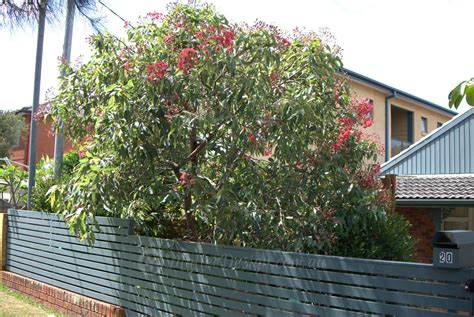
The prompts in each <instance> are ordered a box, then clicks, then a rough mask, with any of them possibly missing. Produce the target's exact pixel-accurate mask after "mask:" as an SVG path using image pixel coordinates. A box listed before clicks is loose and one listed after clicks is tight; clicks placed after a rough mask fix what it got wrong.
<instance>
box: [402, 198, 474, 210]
mask: <svg viewBox="0 0 474 317" xmlns="http://www.w3.org/2000/svg"><path fill="white" fill-rule="evenodd" d="M395 206H397V207H426V208H439V207H473V206H474V199H472V198H469V199H433V198H421V199H420V198H403V199H400V198H398V199H396V200H395Z"/></svg>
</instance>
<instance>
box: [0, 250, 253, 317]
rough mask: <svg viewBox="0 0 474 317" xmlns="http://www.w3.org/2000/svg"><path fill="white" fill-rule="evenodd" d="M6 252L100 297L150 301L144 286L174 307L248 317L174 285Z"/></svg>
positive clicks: (239, 307) (240, 307) (211, 298)
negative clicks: (91, 287)
mask: <svg viewBox="0 0 474 317" xmlns="http://www.w3.org/2000/svg"><path fill="white" fill-rule="evenodd" d="M8 252H9V254H10V255H11V256H14V257H15V259H16V260H18V259H21V260H19V261H21V262H23V263H24V262H25V261H26V262H28V264H29V265H31V266H36V267H38V264H39V266H40V268H47V267H52V268H54V272H55V273H58V274H60V275H62V276H65V277H68V278H72V279H74V280H80V281H85V282H88V283H94V284H97V285H99V288H100V289H102V288H103V287H105V289H106V291H104V290H102V291H101V293H105V292H107V291H109V289H110V290H111V293H112V295H113V294H114V291H113V290H119V291H125V292H129V293H131V294H133V293H139V294H141V295H145V296H147V297H152V295H153V294H154V293H152V292H149V293H147V292H146V290H144V289H143V286H146V287H148V288H150V289H152V290H153V291H157V292H160V293H162V294H168V295H172V296H175V297H172V300H171V302H172V303H173V304H179V303H177V302H173V299H174V300H175V301H176V298H185V299H187V300H190V301H191V302H193V301H195V302H196V304H195V305H198V306H199V305H200V306H202V307H201V309H202V310H205V311H207V312H211V313H214V314H219V315H228V314H232V315H234V316H248V315H247V314H242V313H240V312H238V311H231V310H228V309H225V308H221V307H218V306H210V305H208V304H211V303H218V302H219V301H221V300H222V298H219V297H216V296H209V295H208V296H203V295H202V294H199V293H193V292H192V291H191V292H190V291H187V290H181V289H177V288H174V287H173V285H168V286H165V285H163V284H162V283H160V284H156V283H153V282H149V281H144V280H141V281H140V280H139V279H135V278H126V277H123V276H122V277H121V276H120V273H119V274H113V273H110V272H106V271H98V270H95V269H89V268H85V267H82V266H78V265H71V264H67V263H64V262H56V261H55V260H54V259H49V258H44V257H37V258H36V262H35V261H30V260H28V259H27V258H25V257H24V256H22V252H17V251H15V250H11V249H10V250H8ZM55 263H57V264H58V266H55ZM141 278H145V276H142V277H141ZM122 282H124V283H122ZM127 282H128V283H127ZM125 283H127V284H128V285H127V286H125ZM192 289H193V288H192V287H191V290H192ZM109 295H110V294H109ZM168 300H169V299H168ZM222 306H223V307H226V306H225V305H222ZM243 306H244V305H242V304H241V305H238V306H235V305H234V307H228V308H230V309H238V310H245V309H246V307H243ZM247 310H248V309H247Z"/></svg>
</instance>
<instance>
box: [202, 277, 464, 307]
mask: <svg viewBox="0 0 474 317" xmlns="http://www.w3.org/2000/svg"><path fill="white" fill-rule="evenodd" d="M207 271H208V273H213V272H212V271H209V270H207ZM224 276H225V275H224ZM224 281H226V283H227V286H229V285H228V284H229V283H228V280H227V279H226V280H224ZM232 286H233V287H235V285H232ZM332 286H333V287H334V286H336V287H337V285H332ZM340 289H344V287H341V288H340ZM261 290H262V289H261V288H260V289H255V290H254V291H256V292H259V291H261ZM318 290H319V291H321V289H318ZM285 291H287V290H285ZM369 291H370V290H369ZM269 293H270V294H274V293H275V289H274V288H273V289H271V290H270V291H269ZM352 295H353V294H352ZM311 299H312V300H314V296H313V297H311V296H308V297H307V298H306V300H311ZM431 300H432V301H431V302H432V303H433V299H431ZM443 300H445V299H440V301H438V304H439V302H443ZM434 302H436V301H434ZM420 303H423V301H418V304H420ZM448 303H449V301H448ZM325 304H329V303H328V302H325ZM424 304H425V305H426V302H424ZM360 305H364V303H362V304H361V303H359V306H358V307H360ZM455 305H456V307H455V308H462V307H460V306H459V305H457V304H455ZM465 306H466V304H465V305H463V307H465ZM352 307H353V308H354V307H356V306H352ZM365 309H366V308H365Z"/></svg>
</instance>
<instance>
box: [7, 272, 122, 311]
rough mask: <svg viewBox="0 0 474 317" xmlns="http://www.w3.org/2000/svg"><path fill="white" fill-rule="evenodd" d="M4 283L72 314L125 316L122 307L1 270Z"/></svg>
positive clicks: (47, 304)
mask: <svg viewBox="0 0 474 317" xmlns="http://www.w3.org/2000/svg"><path fill="white" fill-rule="evenodd" d="M0 273H1V275H0V279H1V281H2V283H3V284H4V285H5V286H7V287H8V288H11V289H13V290H15V291H17V292H20V293H23V294H25V295H28V296H30V297H32V298H34V299H35V300H37V301H39V302H41V303H42V304H44V305H45V306H48V307H51V308H54V309H56V310H58V311H60V312H62V313H65V314H68V315H70V316H87V317H106V316H107V317H125V316H126V315H125V310H124V309H123V308H121V307H117V306H115V305H111V304H108V303H104V302H100V301H97V300H95V299H92V298H89V297H86V296H82V295H78V294H75V293H72V292H69V291H66V290H63V289H61V288H57V287H54V286H50V285H47V284H44V283H41V282H38V281H35V280H32V279H29V278H27V277H23V276H21V275H18V274H14V273H10V272H6V271H2V272H0Z"/></svg>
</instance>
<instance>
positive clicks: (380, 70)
mask: <svg viewBox="0 0 474 317" xmlns="http://www.w3.org/2000/svg"><path fill="white" fill-rule="evenodd" d="M102 2H104V3H105V4H106V5H107V6H109V7H110V8H111V9H113V11H115V12H116V13H117V14H118V15H119V16H120V17H122V18H124V19H125V20H128V21H131V22H132V23H133V21H136V20H137V19H138V17H139V16H144V15H146V13H147V12H151V11H158V12H166V6H167V4H168V3H169V2H170V1H169V0H134V1H127V0H102ZM200 2H201V3H213V4H214V5H215V7H216V8H217V10H218V11H220V12H222V13H223V14H224V15H226V16H227V18H228V19H229V20H231V21H232V22H248V23H253V22H254V21H256V20H262V21H265V22H268V23H272V24H276V25H279V26H280V27H281V28H282V29H285V30H289V31H291V30H293V29H294V28H295V27H299V28H303V29H306V30H313V31H318V30H320V29H321V28H328V29H329V30H330V31H331V33H332V34H333V35H334V37H335V38H336V42H337V44H338V45H339V46H341V47H342V49H343V62H344V66H345V67H346V68H348V69H350V70H353V71H356V72H358V73H361V74H363V75H365V76H368V77H370V78H372V79H375V80H377V81H381V82H383V83H385V84H388V85H390V86H393V87H395V88H398V89H400V90H404V91H406V92H409V93H411V94H413V95H416V96H418V97H421V98H423V99H427V100H429V101H432V102H434V103H437V104H439V105H441V106H445V107H447V103H448V94H449V92H450V90H451V89H452V88H453V87H454V86H456V85H457V84H458V83H459V82H461V81H462V80H465V79H468V78H471V77H473V76H474V58H472V54H473V52H474V41H473V40H472V39H471V34H470V33H471V30H472V12H474V1H472V0H426V1H425V0H416V1H413V0H357V1H354V0H291V1H288V0H285V1H284V0H239V1H230V0H208V1H200ZM131 3H132V4H131ZM98 15H100V16H102V17H103V19H102V23H103V25H104V28H105V29H106V30H107V31H109V32H111V33H113V34H115V35H117V36H121V35H124V29H123V21H122V20H120V19H119V18H118V17H117V16H115V15H114V14H112V13H111V12H110V11H109V10H108V9H106V8H105V7H103V6H102V5H100V4H99V5H98ZM92 32H93V30H92V28H91V27H90V26H89V24H88V23H87V22H86V21H85V19H84V18H81V17H76V21H75V28H74V40H73V46H72V60H76V59H78V58H80V59H82V60H83V61H87V58H88V56H89V55H90V49H89V46H88V44H87V42H86V38H87V37H88V35H90V34H91V33H92ZM63 34H64V27H63V25H62V24H61V23H56V25H48V27H47V29H46V35H45V44H44V53H43V57H44V58H43V71H42V85H41V99H42V100H44V99H45V97H46V91H47V90H48V89H52V91H53V92H54V88H55V86H56V84H57V77H58V74H59V71H58V69H57V65H58V56H60V55H61V52H62V42H63ZM35 50H36V30H35V29H18V30H14V31H11V30H0V75H1V76H0V110H6V109H20V108H22V107H25V106H30V105H31V102H32V99H33V79H34V62H35ZM81 56H82V57H81ZM467 109H469V107H468V106H467V105H466V104H463V105H462V106H461V107H460V109H458V111H459V112H463V111H465V110H467Z"/></svg>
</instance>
